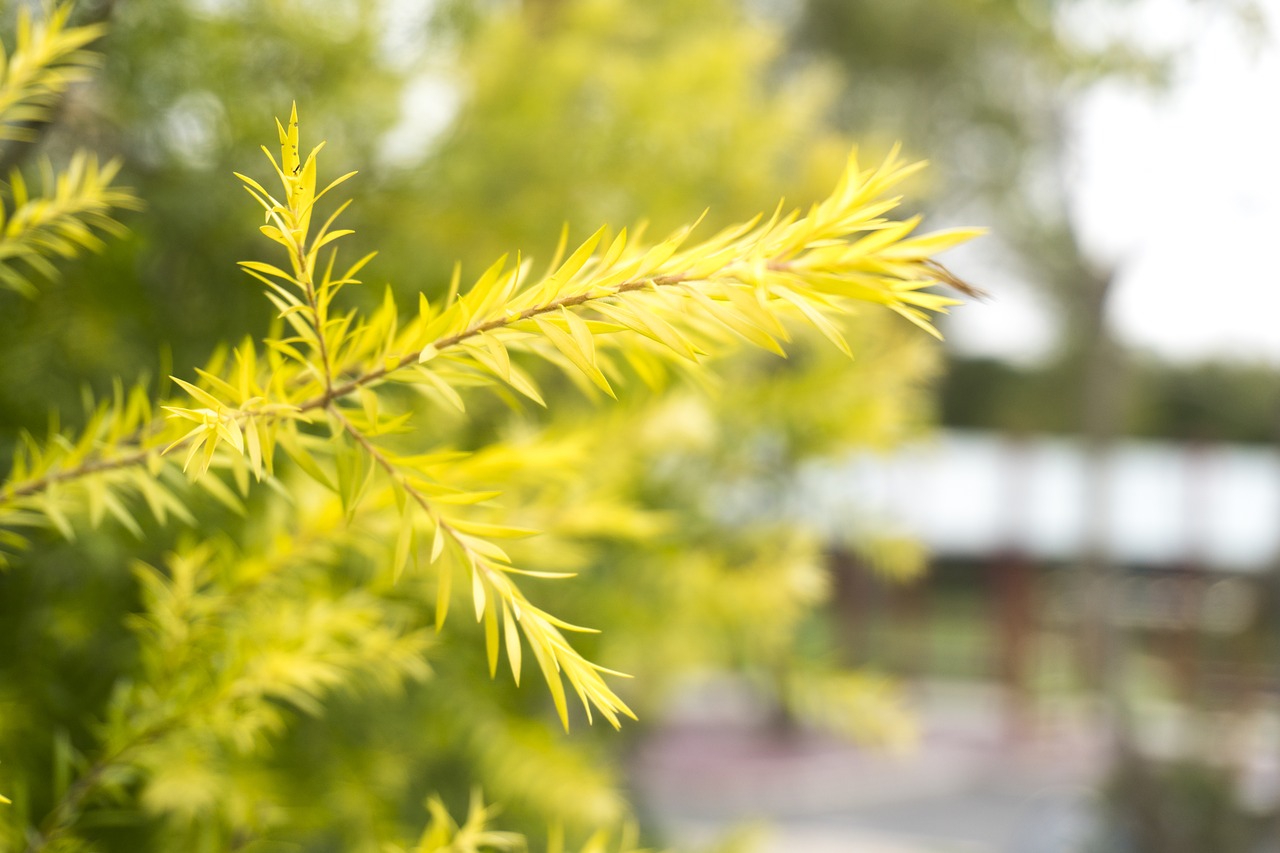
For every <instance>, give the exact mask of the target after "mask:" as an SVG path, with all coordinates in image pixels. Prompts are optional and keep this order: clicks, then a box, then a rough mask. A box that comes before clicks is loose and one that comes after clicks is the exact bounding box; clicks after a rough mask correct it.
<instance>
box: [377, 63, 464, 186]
mask: <svg viewBox="0 0 1280 853" xmlns="http://www.w3.org/2000/svg"><path fill="white" fill-rule="evenodd" d="M461 105H462V93H461V92H460V91H459V89H458V87H457V85H456V84H455V83H454V82H453V81H451V80H449V79H448V78H446V77H443V76H441V75H438V74H433V73H427V74H422V75H419V76H418V77H416V78H414V79H413V80H411V81H410V82H409V84H408V85H407V86H405V89H404V92H403V94H402V95H401V99H400V121H399V122H398V123H397V124H396V126H395V127H393V128H392V129H391V130H390V131H388V132H387V134H386V135H385V136H384V137H383V138H382V146H381V151H380V154H381V158H382V161H383V162H384V163H386V164H387V165H389V166H395V167H401V168H407V167H411V166H414V165H416V164H418V163H420V162H421V161H422V159H423V158H424V157H426V155H427V153H428V152H429V151H430V149H431V145H432V143H434V142H435V141H436V139H437V138H439V136H440V134H442V133H444V132H445V131H446V130H447V129H448V128H449V126H450V125H451V124H452V123H453V120H454V118H455V117H456V116H457V113H458V108H459V107H460V106H461Z"/></svg>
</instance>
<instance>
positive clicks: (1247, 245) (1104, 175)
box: [950, 0, 1280, 366]
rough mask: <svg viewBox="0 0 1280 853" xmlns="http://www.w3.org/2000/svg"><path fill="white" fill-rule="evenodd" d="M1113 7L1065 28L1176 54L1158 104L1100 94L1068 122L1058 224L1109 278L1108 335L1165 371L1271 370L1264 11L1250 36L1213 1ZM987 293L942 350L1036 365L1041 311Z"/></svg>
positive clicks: (1269, 113)
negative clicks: (1113, 288) (1072, 193)
mask: <svg viewBox="0 0 1280 853" xmlns="http://www.w3.org/2000/svg"><path fill="white" fill-rule="evenodd" d="M1121 5H1122V4H1112V3H1105V2H1096V3H1089V4H1085V6H1084V8H1083V9H1081V10H1080V14H1078V15H1075V16H1073V17H1072V19H1071V21H1070V24H1071V26H1072V27H1073V28H1077V29H1078V30H1079V32H1080V33H1081V37H1082V38H1086V39H1089V38H1093V37H1103V38H1105V37H1106V36H1107V35H1112V36H1114V35H1119V36H1121V37H1123V38H1127V39H1132V40H1133V41H1136V42H1138V43H1140V44H1146V45H1150V46H1153V47H1157V48H1173V49H1176V51H1177V52H1176V55H1177V57H1178V65H1177V71H1176V74H1175V80H1174V83H1173V85H1172V87H1171V88H1170V90H1169V91H1167V92H1150V91H1145V90H1141V89H1138V88H1135V87H1126V86H1119V85H1107V86H1104V87H1101V88H1099V89H1097V90H1095V91H1094V92H1093V93H1092V94H1090V95H1089V96H1088V97H1087V98H1086V99H1085V101H1084V103H1082V104H1081V105H1080V109H1079V111H1078V113H1077V117H1078V122H1077V139H1076V140H1075V144H1076V157H1077V160H1076V162H1075V163H1074V164H1073V165H1074V170H1075V171H1074V173H1075V175H1076V178H1077V194H1076V197H1075V199H1074V202H1075V204H1074V213H1075V216H1076V222H1077V225H1078V227H1079V229H1080V232H1081V234H1082V236H1083V239H1084V245H1085V246H1086V248H1087V249H1088V250H1089V251H1090V252H1091V253H1092V254H1093V255H1094V256H1095V257H1096V258H1098V259H1100V260H1103V261H1106V262H1110V263H1113V264H1114V265H1115V266H1116V268H1117V269H1118V270H1119V279H1118V284H1117V292H1116V295H1115V301H1114V303H1113V306H1112V307H1113V312H1112V322H1113V324H1114V325H1113V327H1114V328H1115V329H1116V330H1117V332H1118V333H1119V335H1120V336H1121V338H1122V339H1123V340H1124V341H1125V342H1126V343H1128V344H1131V345H1134V346H1137V347H1141V348H1146V349H1149V350H1152V351H1154V352H1156V353H1158V354H1159V355H1161V356H1163V357H1165V358H1168V359H1172V360H1177V361H1193V360H1199V359H1205V358H1230V359H1237V360H1245V361H1266V362H1269V363H1271V364H1275V365H1278V366H1280V0H1260V2H1259V4H1258V5H1259V7H1260V8H1261V10H1262V11H1263V13H1264V14H1265V15H1266V17H1267V18H1268V26H1267V34H1266V35H1265V37H1262V38H1250V34H1249V33H1248V32H1247V31H1246V30H1245V29H1244V28H1242V26H1241V23H1240V21H1239V20H1238V19H1236V18H1234V17H1233V16H1232V15H1231V14H1228V13H1225V12H1224V8H1223V7H1224V4H1221V3H1219V2H1217V0H1199V2H1190V1H1189V0H1141V2H1137V3H1134V4H1132V5H1131V6H1126V7H1124V8H1123V9H1121V10H1117V7H1118V6H1121ZM992 284H993V289H994V290H996V292H997V294H999V296H998V298H997V299H995V300H993V301H992V302H990V303H987V304H986V305H983V306H981V308H980V309H976V308H975V309H970V310H967V311H963V312H961V315H960V316H957V318H956V320H957V321H958V322H957V324H956V325H955V326H952V327H951V330H952V331H951V332H950V334H951V337H952V338H953V339H954V340H955V341H956V344H957V345H958V347H959V348H960V349H962V350H965V351H985V352H987V353H989V354H993V355H1004V356H1011V357H1014V358H1023V359H1027V358H1034V357H1036V356H1037V355H1040V354H1043V350H1044V349H1045V346H1044V343H1045V341H1046V332H1047V331H1048V330H1050V329H1051V328H1052V322H1051V320H1050V319H1049V318H1047V317H1046V316H1045V306H1044V304H1043V302H1041V301H1038V300H1037V299H1036V298H1035V296H1034V294H1033V293H1031V292H1028V290H1027V289H1026V288H1020V287H1018V286H1017V283H1016V282H1009V283H1008V284H1009V286H1008V287H1005V286H1004V284H1005V283H1004V282H992ZM978 315H984V316H978ZM1002 329H1003V330H1004V331H1002Z"/></svg>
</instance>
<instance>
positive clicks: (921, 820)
mask: <svg viewBox="0 0 1280 853" xmlns="http://www.w3.org/2000/svg"><path fill="white" fill-rule="evenodd" d="M703 700H704V701H703V705H702V707H698V708H686V709H683V711H682V712H680V713H679V714H677V715H676V717H675V718H674V719H673V720H672V721H671V723H670V724H669V725H668V726H666V727H664V728H663V729H662V730H661V731H659V732H658V733H656V734H655V735H654V736H653V737H651V738H650V739H649V740H648V741H647V742H646V743H645V744H644V745H643V747H642V748H641V749H640V751H639V752H638V754H637V756H636V759H635V761H634V763H633V770H634V775H635V783H636V787H637V789H638V792H639V796H640V799H641V801H642V803H643V804H644V806H645V807H646V808H647V810H648V812H649V814H650V816H651V817H652V818H653V819H654V820H655V821H656V822H657V824H658V825H660V826H662V827H664V828H665V829H666V830H667V831H668V833H669V836H670V838H671V840H672V841H674V842H677V843H681V844H687V845H690V846H694V845H698V844H707V843H710V842H711V841H713V840H715V839H716V838H718V837H721V836H723V835H724V834H725V833H726V832H727V831H729V830H731V829H733V828H734V827H736V826H739V825H742V824H744V823H752V822H766V823H767V824H769V826H770V827H771V828H770V830H769V832H768V833H767V834H766V835H765V836H764V837H765V839H766V840H765V843H764V844H763V845H762V846H761V850H762V851H763V853H837V851H839V853H1075V851H1076V850H1078V849H1079V846H1080V844H1081V842H1082V841H1083V839H1084V836H1085V835H1086V833H1087V831H1088V819H1089V810H1090V797H1091V796H1092V787H1093V785H1094V784H1095V783H1096V782H1097V781H1098V779H1099V777H1100V774H1101V772H1102V768H1103V756H1104V752H1103V749H1104V743H1103V742H1102V739H1101V738H1100V737H1099V736H1098V735H1097V733H1096V732H1093V731H1092V730H1091V728H1090V725H1089V717H1088V716H1087V715H1086V714H1085V713H1084V710H1085V709H1083V708H1080V707H1074V708H1073V707H1066V706H1063V707H1061V708H1056V709H1054V710H1053V711H1052V712H1048V713H1047V712H1045V711H1044V710H1042V711H1041V712H1040V716H1039V718H1038V719H1035V720H1023V721H1021V722H1020V723H1019V725H1018V726H1017V729H1018V730H1019V731H1020V732H1021V735H1020V736H1019V737H1013V736H1012V734H1011V732H1012V731H1013V730H1014V727H1013V726H1012V725H1010V723H1009V720H1010V718H1009V716H1008V715H1007V713H1006V711H1007V708H1006V707H1005V706H1004V705H1003V704H1002V696H1001V693H1000V692H999V691H998V690H997V689H995V688H992V687H987V686H982V685H966V686H960V685H945V684H931V685H930V686H929V687H928V688H927V689H921V690H919V691H918V696H917V698H916V700H915V701H914V703H913V704H914V707H915V709H916V713H917V714H918V718H919V725H920V729H921V733H922V737H921V740H920V743H919V744H918V746H917V748H916V749H915V750H913V751H909V752H905V753H900V754H890V753H885V752H883V751H876V750H872V749H867V748H859V747H856V746H852V745H850V744H848V743H846V742H843V741H840V740H837V739H833V738H829V737H826V736H822V735H819V734H815V733H809V732H796V733H781V734H779V733H777V732H772V731H771V730H770V729H769V728H768V726H767V725H764V723H763V721H762V720H760V719H756V718H753V717H752V712H751V711H750V708H749V703H744V702H742V701H740V700H741V697H740V696H739V701H738V702H737V705H736V706H735V701H734V700H733V699H732V698H726V696H724V695H721V696H720V697H718V698H717V697H714V696H713V697H711V698H710V699H708V698H707V697H705V696H704V697H703Z"/></svg>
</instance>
